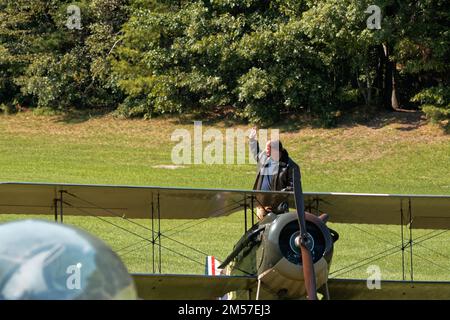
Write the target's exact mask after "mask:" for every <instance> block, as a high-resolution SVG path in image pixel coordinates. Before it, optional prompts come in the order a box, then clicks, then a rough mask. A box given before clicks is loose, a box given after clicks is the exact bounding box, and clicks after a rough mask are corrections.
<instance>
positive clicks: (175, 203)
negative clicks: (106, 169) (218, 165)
mask: <svg viewBox="0 0 450 320" xmlns="http://www.w3.org/2000/svg"><path fill="white" fill-rule="evenodd" d="M252 196H253V197H254V198H255V199H256V201H255V205H256V203H257V202H264V203H273V202H277V201H280V199H287V197H288V196H289V194H287V193H283V192H262V191H258V192H255V191H245V190H218V189H188V188H164V187H130V186H101V185H69V184H42V183H0V214H46V215H52V214H54V213H55V210H56V211H57V212H58V214H59V212H60V210H61V201H59V200H61V199H62V211H63V214H64V215H77V216H85V215H96V216H125V217H127V218H150V217H152V215H153V216H154V217H155V218H161V219H200V218H209V217H216V216H223V215H228V214H231V213H233V212H236V211H239V210H242V209H243V208H244V207H245V205H247V206H248V208H250V206H251V205H250V199H251V198H252ZM55 200H57V201H55Z"/></svg>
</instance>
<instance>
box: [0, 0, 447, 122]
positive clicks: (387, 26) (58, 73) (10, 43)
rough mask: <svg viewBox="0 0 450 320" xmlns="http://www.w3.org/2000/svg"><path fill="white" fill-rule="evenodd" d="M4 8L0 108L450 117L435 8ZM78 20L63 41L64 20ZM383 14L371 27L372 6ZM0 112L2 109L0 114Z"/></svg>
mask: <svg viewBox="0 0 450 320" xmlns="http://www.w3.org/2000/svg"><path fill="white" fill-rule="evenodd" d="M374 2H375V3H373V2H372V1H366V0H320V1H313V0H214V1H212V0H194V1H183V0H179V1H168V0H165V1H164V0H104V1H103V0H92V1H88V0H83V1H79V2H76V3H72V2H69V1H62V0H50V1H45V0H0V12H1V13H0V105H2V106H3V107H1V106H0V108H3V109H8V106H9V107H10V108H14V107H21V106H30V107H38V108H52V109H60V110H67V109H69V108H106V109H108V110H110V109H116V110H117V111H116V112H117V113H118V114H121V115H124V116H127V117H131V116H140V117H141V116H144V117H152V116H155V115H158V114H163V113H186V112H199V111H200V112H223V111H224V110H232V112H233V114H234V115H235V116H236V117H237V118H239V119H247V120H250V121H252V122H256V123H262V124H270V123H272V122H274V121H278V120H280V118H281V117H282V116H283V115H285V114H292V113H304V112H310V113H313V114H316V115H318V116H319V117H320V119H322V122H323V124H325V125H332V124H333V122H334V120H335V116H336V114H338V113H339V112H338V111H345V110H347V109H349V108H354V107H356V106H362V105H366V106H375V107H379V108H384V109H389V110H392V109H397V108H419V107H421V108H422V109H423V111H424V112H425V113H426V114H427V115H429V116H430V117H432V118H434V119H435V120H440V119H446V118H449V117H450V112H449V111H448V110H449V100H448V97H449V94H448V92H449V89H448V84H449V61H448V59H449V56H450V52H449V51H450V50H449V40H450V39H449V38H450V34H449V28H448V21H449V14H450V10H449V9H450V8H449V5H448V3H447V1H445V0H421V1H419V0H416V1H394V0H378V1H374ZM71 4H75V5H77V6H79V7H80V9H81V11H80V12H81V23H82V29H69V28H68V27H67V26H66V24H67V21H68V15H69V14H68V12H67V8H68V6H69V5H71ZM372 4H376V5H378V6H379V7H380V8H381V13H382V19H381V28H380V29H369V28H368V27H367V24H366V21H367V19H368V18H369V16H371V12H370V11H368V12H366V11H367V8H368V7H369V5H372ZM2 103H3V104H2Z"/></svg>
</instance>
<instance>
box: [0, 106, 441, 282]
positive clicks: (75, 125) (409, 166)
mask: <svg viewBox="0 0 450 320" xmlns="http://www.w3.org/2000/svg"><path fill="white" fill-rule="evenodd" d="M211 126H212V125H211ZM213 126H214V127H215V128H219V129H221V130H224V129H225V128H227V124H226V123H223V122H217V123H214V125H213ZM236 127H239V128H242V129H246V127H245V126H242V125H237V126H236ZM178 128H185V129H188V130H189V131H192V130H193V124H192V123H191V122H189V121H183V122H181V123H180V122H178V121H177V120H172V119H155V120H150V121H143V120H119V119H115V118H113V117H111V116H102V117H92V118H89V117H84V118H83V117H60V116H52V117H51V116H34V115H33V114H32V113H29V112H27V113H22V114H18V115H15V116H0V181H30V182H65V183H92V184H126V185H157V186H179V187H207V188H240V189H250V188H251V187H252V185H253V180H254V175H255V169H254V167H253V165H187V166H183V167H181V168H178V169H174V170H172V169H163V168H161V167H158V166H161V165H168V164H171V157H170V155H171V150H172V148H173V146H174V145H175V143H174V142H171V141H170V136H171V133H172V132H173V130H175V129H178ZM207 128H209V126H208V125H204V129H205V130H206V129H207ZM279 128H280V130H281V140H282V141H283V144H284V145H285V147H286V148H287V149H288V150H289V152H290V155H291V157H293V158H294V159H295V160H296V161H297V162H298V163H300V164H301V166H302V175H303V188H304V190H306V191H335V192H367V193H411V194H446V195H449V194H450V170H449V169H450V136H449V135H445V134H444V133H443V132H442V131H441V129H440V128H438V127H435V126H433V125H431V124H428V123H427V122H426V121H424V119H422V118H421V117H420V115H418V114H410V113H405V114H403V113H402V114H383V115H379V116H377V117H375V118H374V119H373V120H371V121H366V122H350V121H346V122H345V123H343V124H341V125H340V126H338V127H337V128H335V129H321V128H312V127H310V126H306V125H302V124H299V125H296V126H292V125H290V124H289V125H288V124H283V125H280V127H279ZM25 217H26V216H5V215H3V216H0V219H1V220H2V221H8V220H15V219H23V218H25ZM48 218H49V219H51V217H48ZM65 222H66V223H71V224H74V225H77V226H80V227H82V228H84V229H86V230H88V231H90V232H92V233H94V234H96V235H97V236H99V237H101V238H102V239H104V240H105V241H106V242H107V243H109V244H110V245H111V246H112V247H113V248H114V249H115V250H116V251H117V252H118V253H119V255H120V256H121V257H122V259H123V260H124V261H125V263H126V264H127V266H128V268H129V270H130V271H133V272H137V271H140V272H149V271H150V272H151V271H152V265H151V255H152V251H151V246H149V245H148V242H147V241H145V240H143V239H142V238H149V237H150V234H149V231H148V230H147V229H144V228H140V227H138V226H136V225H134V224H131V223H129V222H127V221H124V220H122V219H120V218H110V219H108V222H109V223H108V222H104V221H100V220H98V219H96V218H77V217H67V218H66V220H65ZM137 222H138V223H140V224H143V225H145V226H147V227H150V221H149V220H145V221H144V220H143V221H137ZM110 223H114V224H118V225H120V226H123V227H126V228H127V229H130V230H131V231H133V232H134V233H137V234H139V235H140V237H137V236H135V235H132V234H130V233H127V232H125V231H123V230H121V229H118V228H116V227H114V226H112V225H111V224H110ZM161 227H162V232H163V233H164V234H165V235H166V236H169V237H170V238H171V239H174V240H176V241H180V242H183V243H185V244H187V245H188V246H189V247H194V248H195V249H196V250H198V251H196V250H193V249H192V248H188V247H186V246H182V245H180V244H179V243H177V242H175V241H173V240H170V239H168V238H164V237H163V239H162V244H163V245H164V247H165V248H163V249H162V256H163V259H162V272H164V273H181V272H188V273H202V272H203V266H202V265H203V264H204V259H205V258H204V253H208V254H211V255H215V256H216V257H218V258H219V259H223V258H224V257H226V255H227V253H229V252H230V251H231V249H232V247H233V245H234V243H235V241H237V240H238V239H239V237H240V235H241V234H242V232H243V229H244V226H243V219H242V213H236V214H234V215H232V216H230V217H225V218H217V219H213V220H211V219H210V220H200V221H163V222H162V226H161ZM332 227H333V229H336V230H337V231H338V232H339V233H340V235H341V238H340V240H339V241H338V242H337V243H336V246H335V255H334V258H333V265H332V274H331V276H332V277H357V278H364V277H367V273H366V270H367V266H368V265H370V264H377V265H379V266H380V268H381V271H382V276H383V277H384V278H389V279H401V277H402V268H401V266H402V263H401V261H402V259H401V257H402V254H401V250H400V249H399V248H395V246H398V245H399V244H400V241H401V240H400V239H401V236H400V227H398V226H368V225H343V224H334V225H332ZM413 236H414V239H416V241H417V242H418V243H417V244H415V245H414V246H413V250H414V255H413V258H414V259H413V267H414V277H415V279H417V280H426V279H428V280H430V279H434V280H450V245H449V244H448V243H450V232H445V231H439V230H437V231H433V230H414V231H413ZM430 236H431V237H432V238H431V239H429V240H426V239H427V238H428V237H430ZM420 241H422V242H420ZM393 248H394V249H393ZM173 251H176V252H177V253H181V254H182V255H185V256H189V257H190V258H191V259H192V260H194V261H192V260H188V259H186V258H185V257H182V256H181V255H179V254H176V253H174V252H173ZM199 251H200V252H199ZM157 253H158V252H157ZM389 253H391V254H390V255H389V256H388V257H385V258H384V257H383V254H389ZM377 254H379V255H377ZM372 256H374V258H380V259H379V260H376V261H372V260H366V261H363V262H361V263H359V264H355V265H354V266H353V267H358V268H356V269H355V270H352V268H351V267H347V266H348V265H352V264H353V263H356V262H357V261H359V260H362V259H364V258H367V257H372ZM405 257H406V259H405V261H406V262H407V265H406V269H407V270H409V261H410V257H409V250H406V251H405Z"/></svg>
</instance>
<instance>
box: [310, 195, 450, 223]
mask: <svg viewBox="0 0 450 320" xmlns="http://www.w3.org/2000/svg"><path fill="white" fill-rule="evenodd" d="M305 208H306V210H307V211H309V212H311V213H327V214H328V215H329V216H330V221H331V222H341V223H367V224H394V225H399V224H400V223H403V224H405V225H406V224H409V223H410V222H412V224H411V225H412V227H414V228H417V229H419V228H423V229H428V228H430V229H449V228H450V196H445V195H441V196H437V195H436V196H435V195H390V194H350V193H305Z"/></svg>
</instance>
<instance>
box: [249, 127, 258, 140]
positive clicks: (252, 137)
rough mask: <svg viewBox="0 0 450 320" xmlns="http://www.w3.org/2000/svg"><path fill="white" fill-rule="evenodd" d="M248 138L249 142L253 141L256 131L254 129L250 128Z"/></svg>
mask: <svg viewBox="0 0 450 320" xmlns="http://www.w3.org/2000/svg"><path fill="white" fill-rule="evenodd" d="M248 138H249V139H250V140H255V139H256V129H255V128H252V129H251V130H250V134H249V135H248Z"/></svg>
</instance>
